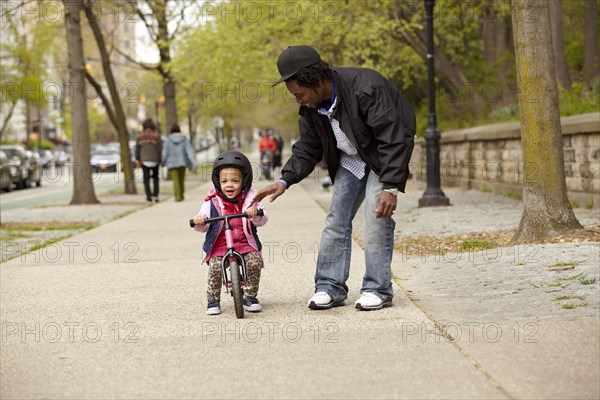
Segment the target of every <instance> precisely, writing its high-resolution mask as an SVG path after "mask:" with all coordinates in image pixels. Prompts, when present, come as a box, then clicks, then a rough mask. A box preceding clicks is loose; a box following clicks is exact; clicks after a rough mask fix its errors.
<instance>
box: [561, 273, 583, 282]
mask: <svg viewBox="0 0 600 400" xmlns="http://www.w3.org/2000/svg"><path fill="white" fill-rule="evenodd" d="M582 278H585V276H583V274H577V275H573V276H568V277H566V278H558V280H559V281H576V280H578V279H582Z"/></svg>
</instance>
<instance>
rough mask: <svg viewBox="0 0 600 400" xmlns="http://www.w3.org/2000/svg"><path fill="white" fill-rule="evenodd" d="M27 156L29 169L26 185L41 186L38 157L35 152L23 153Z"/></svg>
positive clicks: (40, 166)
mask: <svg viewBox="0 0 600 400" xmlns="http://www.w3.org/2000/svg"><path fill="white" fill-rule="evenodd" d="M25 154H26V155H27V168H28V169H29V174H28V179H27V185H26V187H31V186H32V185H33V183H34V182H35V186H37V187H40V186H42V161H41V158H40V155H39V154H38V153H36V152H35V151H29V150H27V151H25Z"/></svg>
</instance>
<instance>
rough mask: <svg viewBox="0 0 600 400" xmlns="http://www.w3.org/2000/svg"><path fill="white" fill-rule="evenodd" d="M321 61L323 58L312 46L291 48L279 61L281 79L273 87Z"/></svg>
mask: <svg viewBox="0 0 600 400" xmlns="http://www.w3.org/2000/svg"><path fill="white" fill-rule="evenodd" d="M319 61H321V56H320V55H319V53H317V51H316V50H315V49H313V48H312V47H310V46H304V45H303V46H290V47H288V48H287V49H285V50H284V51H283V52H282V53H281V55H280V56H279V58H278V59H277V69H278V70H279V74H281V78H280V79H279V80H278V81H277V82H275V83H274V84H273V85H271V86H275V85H278V84H280V83H281V82H283V81H285V80H286V79H289V78H291V77H292V76H294V75H296V74H297V73H298V71H300V70H301V69H302V68H306V67H308V66H310V65H313V64H314V63H317V62H319Z"/></svg>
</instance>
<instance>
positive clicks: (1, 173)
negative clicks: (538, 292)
mask: <svg viewBox="0 0 600 400" xmlns="http://www.w3.org/2000/svg"><path fill="white" fill-rule="evenodd" d="M12 187H13V181H12V176H11V168H10V162H9V160H8V157H7V156H6V153H4V152H3V151H2V150H0V190H6V191H7V192H10V191H12Z"/></svg>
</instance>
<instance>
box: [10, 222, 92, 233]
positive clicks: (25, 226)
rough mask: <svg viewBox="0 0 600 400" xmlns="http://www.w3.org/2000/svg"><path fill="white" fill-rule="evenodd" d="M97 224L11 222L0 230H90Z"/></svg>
mask: <svg viewBox="0 0 600 400" xmlns="http://www.w3.org/2000/svg"><path fill="white" fill-rule="evenodd" d="M96 226H97V225H96V224H92V223H86V222H82V223H77V222H74V223H68V224H63V223H60V222H10V223H4V224H2V226H0V232H16V231H32V232H40V231H73V230H80V229H83V230H89V229H92V228H95V227H96Z"/></svg>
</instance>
